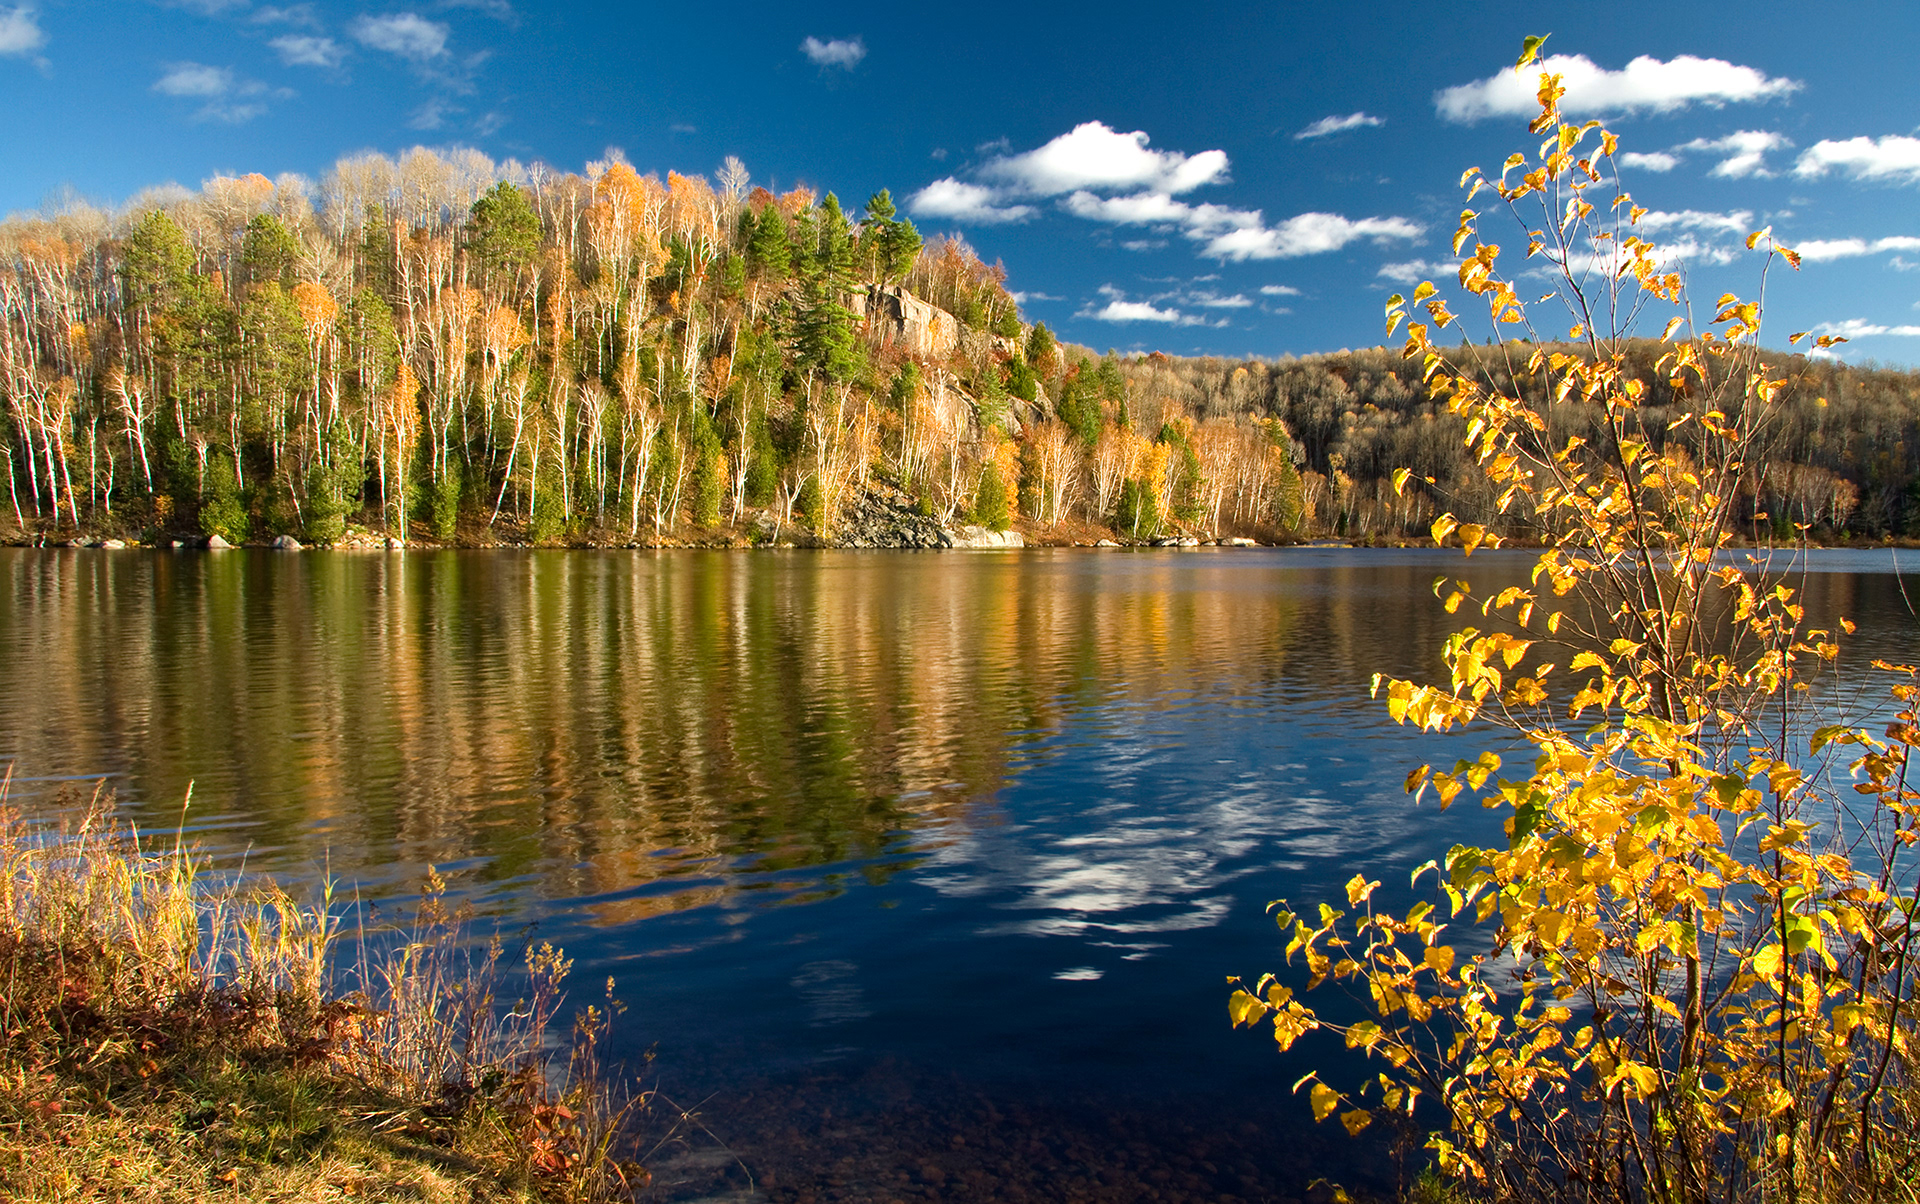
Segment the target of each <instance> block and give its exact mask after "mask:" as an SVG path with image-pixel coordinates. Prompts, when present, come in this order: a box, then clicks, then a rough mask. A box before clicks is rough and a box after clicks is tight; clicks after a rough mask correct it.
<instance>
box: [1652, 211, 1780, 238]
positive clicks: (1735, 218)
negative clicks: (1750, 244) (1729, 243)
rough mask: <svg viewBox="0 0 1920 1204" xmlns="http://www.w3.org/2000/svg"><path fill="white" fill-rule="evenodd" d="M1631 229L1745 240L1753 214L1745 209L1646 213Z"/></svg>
mask: <svg viewBox="0 0 1920 1204" xmlns="http://www.w3.org/2000/svg"><path fill="white" fill-rule="evenodd" d="M1634 226H1635V228H1637V229H1638V230H1639V231H1640V232H1642V233H1645V234H1658V233H1660V232H1661V231H1663V230H1702V231H1705V232H1707V233H1709V234H1731V235H1734V236H1735V237H1738V238H1745V237H1746V236H1747V234H1748V233H1749V232H1750V231H1752V229H1753V213H1752V211H1751V210H1747V209H1735V210H1733V211H1732V212H1730V213H1706V212H1702V211H1701V210H1699V209H1680V210H1677V211H1674V212H1666V211H1663V210H1659V209H1649V210H1648V211H1647V212H1645V213H1643V214H1641V215H1640V220H1639V221H1637V222H1635V223H1634Z"/></svg>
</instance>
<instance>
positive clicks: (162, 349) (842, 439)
mask: <svg viewBox="0 0 1920 1204" xmlns="http://www.w3.org/2000/svg"><path fill="white" fill-rule="evenodd" d="M1005 283H1006V271H1005V269H1004V267H1003V266H1002V265H1000V264H993V265H988V264H986V263H984V262H983V261H982V260H981V258H980V257H979V256H978V255H977V254H976V253H975V252H974V251H973V249H972V248H970V247H969V246H968V245H967V244H966V243H965V242H964V241H963V240H962V239H960V238H958V237H954V236H946V237H937V238H933V239H931V240H928V239H923V237H922V236H921V234H920V232H919V231H917V230H916V229H915V228H914V226H913V224H912V223H911V222H909V221H906V220H904V219H903V218H901V217H900V216H899V215H898V214H897V213H896V211H895V209H894V205H893V202H892V199H891V197H890V196H889V194H888V193H887V192H886V191H884V190H883V191H881V192H878V193H876V194H874V195H873V196H871V197H870V198H868V199H867V201H866V203H865V205H864V206H863V207H862V209H861V210H860V211H859V212H857V213H854V212H850V211H849V210H848V209H847V208H846V207H844V206H843V205H842V203H841V202H840V200H839V198H838V197H837V196H836V195H835V194H833V193H831V192H829V193H826V194H825V195H824V196H820V195H818V194H816V193H815V192H813V191H812V190H810V189H807V188H796V189H794V190H791V191H788V192H786V193H784V194H781V195H775V194H773V193H771V192H769V191H767V190H766V189H764V188H760V187H755V186H753V184H752V181H751V179H750V177H749V175H748V173H747V170H746V168H745V167H744V166H743V165H742V164H741V163H740V162H739V161H738V160H733V159H730V160H728V161H727V163H726V164H725V165H724V166H722V167H721V168H720V169H719V170H718V171H717V172H715V173H714V176H713V178H712V179H707V178H705V177H701V176H691V175H681V174H679V173H678V172H669V173H667V177H666V180H665V181H664V182H662V181H661V180H659V179H658V178H656V177H655V176H653V175H641V174H640V173H639V172H637V171H636V170H635V169H634V168H633V167H632V166H631V165H629V164H627V163H625V162H622V161H619V160H617V159H614V160H608V161H602V162H596V163H593V164H589V165H588V166H587V167H586V168H585V169H584V170H583V171H582V172H579V173H571V172H559V171H556V170H553V169H550V168H546V167H544V166H540V165H535V166H533V167H532V168H523V167H520V166H519V165H517V164H513V163H506V164H496V163H494V162H493V161H492V160H490V159H488V158H486V157H485V156H483V155H480V154H479V153H477V152H472V151H451V152H437V151H433V150H428V149H424V148H415V149H413V150H411V151H407V152H405V153H404V154H401V155H399V156H397V157H391V158H390V157H387V156H383V155H379V154H371V153H369V154H362V155H357V156H353V157H349V158H346V159H342V160H340V161H339V162H338V163H336V164H335V165H334V167H333V168H332V169H330V170H329V171H327V172H326V173H325V174H324V175H322V176H321V178H320V179H319V180H318V181H317V182H309V181H308V180H306V179H304V178H301V177H297V176H282V177H280V178H279V179H277V180H269V179H267V178H266V177H264V176H261V175H257V174H256V175H247V176H243V177H218V178H214V179H211V180H208V181H205V182H204V183H203V184H202V186H201V188H200V189H199V191H197V192H189V191H187V190H185V189H180V188H177V187H170V188H166V189H155V190H150V191H148V192H146V193H143V194H141V195H139V196H136V197H135V198H133V199H132V200H131V201H129V202H127V203H126V204H125V205H123V206H120V207H119V208H117V209H113V210H107V209H103V208H100V207H96V206H91V205H87V204H83V203H69V204H66V205H64V206H61V207H59V208H58V209H55V210H49V211H47V212H42V213H39V214H32V215H16V216H13V217H11V218H9V219H7V220H6V221H5V222H4V223H3V224H0V393H3V394H4V401H5V404H4V416H3V417H0V437H3V438H4V441H5V445H6V452H7V456H6V471H7V486H8V501H7V503H6V508H5V511H4V513H3V514H0V538H7V539H10V540H11V541H13V542H38V543H48V542H71V541H74V540H87V539H93V540H98V539H103V538H119V539H124V540H140V541H149V542H158V541H165V540H173V539H182V540H195V539H200V540H204V539H208V538H210V537H214V536H218V537H219V538H220V539H221V540H223V541H225V542H227V543H233V544H239V543H245V542H256V543H258V542H266V541H269V540H272V539H274V538H275V537H278V536H289V537H292V538H294V539H296V540H301V541H305V542H308V543H317V544H332V543H336V542H340V541H343V540H348V541H351V540H353V539H356V538H369V537H374V536H377V537H379V538H386V539H394V540H398V541H400V542H417V543H461V544H478V545H486V544H549V545H566V544H576V545H579V544H591V545H647V546H667V545H720V546H725V545H745V544H754V543H768V542H775V543H781V542H795V541H797V542H803V543H826V544H832V543H836V542H844V541H845V539H846V533H847V530H848V524H849V521H850V519H849V516H850V515H852V514H854V513H855V512H858V511H860V510H862V509H863V508H870V507H871V506H872V505H874V504H875V499H876V498H883V499H889V500H888V501H887V503H886V504H889V505H893V506H895V507H896V508H900V509H903V510H906V511H911V512H914V513H916V514H917V515H918V516H919V517H920V518H921V519H923V520H924V521H926V522H929V523H938V524H941V525H942V526H953V525H956V524H963V523H973V524H979V525H981V526H984V527H988V528H992V529H995V530H1005V529H1008V528H1009V527H1014V528H1017V529H1019V530H1021V531H1022V532H1023V533H1024V534H1025V536H1026V538H1027V539H1028V540H1029V541H1031V542H1040V543H1048V542H1054V543H1071V542H1083V543H1084V542H1092V541H1094V540H1097V539H1100V538H1110V539H1116V540H1119V541H1123V542H1135V541H1145V540H1151V539H1155V538H1165V537H1169V536H1182V537H1197V538H1203V539H1205V538H1221V537H1227V536H1237V537H1250V538H1257V539H1260V540H1262V541H1264V542H1283V541H1287V540H1293V539H1302V538H1316V537H1337V538H1345V539H1352V540H1365V539H1389V540H1391V539H1399V538H1408V537H1413V536H1416V535H1418V534H1419V533H1421V532H1423V531H1424V530H1425V528H1426V527H1427V525H1428V524H1429V523H1430V522H1431V521H1432V519H1433V517H1434V516H1435V515H1436V514H1438V513H1440V512H1441V511H1452V512H1453V513H1455V514H1457V515H1460V516H1461V517H1462V518H1470V517H1471V518H1477V519H1479V520H1481V521H1487V522H1495V523H1496V525H1498V526H1500V527H1501V528H1502V529H1504V530H1507V531H1508V532H1509V533H1511V534H1518V535H1525V534H1526V533H1527V530H1526V525H1527V523H1528V522H1529V521H1531V516H1529V515H1525V514H1509V515H1504V516H1496V515H1495V514H1494V510H1495V508H1496V507H1495V499H1494V497H1493V496H1492V495H1491V494H1490V493H1489V492H1488V490H1487V487H1486V486H1485V485H1484V483H1483V482H1484V477H1483V476H1482V474H1480V473H1478V472H1477V471H1476V470H1475V466H1474V465H1473V464H1472V463H1471V462H1470V461H1469V460H1468V459H1467V457H1466V455H1465V453H1464V452H1463V450H1462V446H1463V440H1462V434H1463V431H1462V429H1460V425H1459V420H1457V419H1455V418H1453V417H1451V416H1449V415H1448V414H1447V412H1446V407H1445V406H1444V404H1436V403H1435V402H1434V401H1433V400H1432V399H1431V398H1429V397H1428V396H1427V395H1426V392H1425V390H1424V388H1423V387H1422V385H1421V384H1420V375H1419V368H1418V365H1417V364H1414V363H1412V362H1409V361H1406V360H1404V359H1402V358H1401V356H1400V353H1399V352H1398V351H1397V350H1392V349H1388V348H1384V347H1380V348H1373V349H1363V350H1357V351H1342V352H1338V353H1334V354H1327V355H1315V356H1307V357H1300V358H1294V357H1285V358H1279V359H1275V360H1254V361H1244V362H1235V361H1225V360H1216V359H1193V358H1179V357H1172V356H1168V355H1166V354H1164V353H1160V352H1153V353H1151V354H1144V355H1141V354H1131V355H1119V354H1116V353H1113V352H1109V353H1107V354H1106V355H1104V356H1099V355H1096V354H1095V353H1093V352H1092V351H1090V350H1088V349H1085V348H1077V347H1074V346H1071V345H1068V344H1064V343H1062V342H1060V341H1059V340H1058V339H1057V338H1056V337H1055V336H1054V334H1053V333H1052V332H1051V331H1049V330H1048V328H1047V327H1046V326H1045V325H1044V324H1032V325H1030V324H1028V323H1027V322H1025V321H1024V320H1023V319H1022V316H1021V314H1020V311H1019V308H1018V306H1017V305H1016V304H1015V302H1014V299H1013V297H1012V296H1011V295H1010V294H1009V293H1008V291H1007V289H1006V287H1005ZM1657 346H1658V345H1657V344H1655V343H1653V342H1651V341H1649V342H1647V343H1646V344H1644V345H1641V344H1636V345H1634V346H1633V348H1631V349H1630V351H1629V353H1628V354H1629V358H1630V359H1631V360H1632V361H1633V363H1632V367H1633V370H1634V371H1635V373H1636V374H1637V375H1639V376H1640V377H1641V378H1642V379H1643V380H1644V382H1645V384H1646V394H1645V402H1644V404H1643V406H1642V408H1641V410H1640V413H1639V420H1640V422H1641V424H1642V425H1643V427H1644V429H1645V431H1646V432H1647V434H1648V437H1649V438H1650V439H1652V440H1653V441H1654V443H1655V444H1656V445H1659V444H1663V443H1665V442H1667V441H1669V440H1681V441H1684V440H1685V439H1687V438H1688V432H1687V426H1686V424H1685V423H1684V422H1679V423H1678V424H1676V421H1675V420H1676V418H1677V417H1679V416H1682V415H1684V414H1685V413H1686V412H1687V405H1688V400H1689V399H1688V397H1687V395H1686V393H1685V390H1684V389H1681V390H1679V391H1676V389H1675V388H1674V386H1673V385H1672V384H1671V382H1668V381H1665V380H1662V379H1659V374H1658V373H1657V372H1656V370H1655V361H1656V359H1657V351H1656V350H1655V349H1656V347H1657ZM1530 350H1531V349H1530V348H1527V347H1525V346H1524V345H1520V346H1516V345H1514V344H1512V343H1509V344H1507V345H1504V346H1473V345H1463V346H1462V347H1461V348H1460V349H1459V353H1458V355H1459V357H1460V358H1462V359H1464V360H1467V361H1470V362H1471V363H1472V364H1473V365H1474V366H1475V368H1476V370H1477V371H1478V372H1479V373H1480V374H1481V375H1483V376H1484V377H1485V378H1486V379H1487V380H1488V381H1489V382H1491V384H1492V385H1493V387H1496V388H1502V389H1506V388H1512V389H1516V390H1518V391H1519V392H1520V393H1521V394H1522V395H1526V396H1529V399H1530V400H1537V401H1541V402H1543V403H1544V402H1545V401H1547V399H1546V398H1544V397H1543V396H1541V395H1540V391H1541V390H1544V388H1545V386H1544V384H1542V383H1539V382H1535V381H1533V380H1530V379H1529V377H1528V375H1527V372H1526V367H1525V365H1526V361H1527V356H1528V353H1529V352H1530ZM1780 360H1781V363H1782V365H1784V367H1785V370H1786V372H1787V375H1788V377H1789V379H1790V380H1791V382H1792V385H1791V388H1790V389H1789V391H1788V392H1787V394H1786V395H1785V396H1784V397H1783V398H1782V399H1781V401H1780V403H1779V404H1778V406H1777V407H1776V408H1777V410H1778V412H1777V414H1776V415H1775V416H1774V421H1773V423H1772V439H1771V442H1770V444H1769V447H1770V453H1769V456H1768V459H1767V461H1766V462H1764V463H1756V464H1752V465H1749V466H1748V470H1747V474H1746V478H1745V485H1744V486H1743V497H1742V499H1741V506H1740V508H1739V510H1738V514H1739V519H1740V521H1741V522H1742V523H1744V524H1745V525H1746V528H1747V529H1746V530H1744V531H1742V532H1740V533H1741V534H1746V535H1751V536H1752V537H1755V538H1768V537H1780V536H1786V535H1789V534H1791V533H1792V532H1793V531H1794V530H1795V528H1796V526H1801V527H1804V528H1805V529H1807V530H1808V531H1810V532H1812V533H1813V534H1814V536H1815V537H1816V538H1823V539H1841V538H1847V537H1856V536H1864V537H1874V538H1881V537H1889V536H1902V537H1905V536H1914V535H1920V377H1916V376H1915V375H1913V374H1910V373H1906V372H1895V371H1883V370H1877V369H1873V368H1871V367H1869V368H1865V369H1860V368H1851V367H1848V366H1846V365H1844V364H1841V363H1839V362H1838V361H1836V360H1832V359H1808V358H1805V357H1800V356H1794V355H1786V354H1783V355H1782V356H1781V357H1780ZM1546 408H1547V412H1548V413H1549V414H1550V415H1551V420H1552V421H1553V422H1554V423H1555V424H1556V425H1564V426H1565V428H1566V432H1567V433H1568V434H1578V433H1580V432H1581V431H1582V430H1584V429H1585V428H1584V425H1583V424H1585V423H1586V422H1588V421H1589V418H1588V416H1587V415H1586V414H1585V413H1584V412H1583V410H1582V409H1581V407H1580V406H1579V405H1578V403H1577V402H1574V401H1562V402H1557V403H1553V404H1551V405H1548V406H1547V407H1546ZM1670 428H1671V429H1670ZM1683 446H1684V442H1683ZM1400 467H1407V468H1410V469H1412V471H1413V480H1412V482H1411V484H1410V486H1409V487H1407V488H1404V489H1401V490H1395V489H1394V488H1393V486H1392V480H1391V478H1392V474H1393V472H1394V470H1395V469H1397V468H1400ZM9 520H11V525H12V527H13V528H14V530H13V531H12V532H11V533H10V534H8V533H6V532H5V527H6V526H7V525H8V523H9Z"/></svg>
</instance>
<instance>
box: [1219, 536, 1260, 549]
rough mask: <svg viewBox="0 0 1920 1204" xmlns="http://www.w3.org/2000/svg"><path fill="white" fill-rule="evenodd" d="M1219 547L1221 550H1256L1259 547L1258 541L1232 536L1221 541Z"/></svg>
mask: <svg viewBox="0 0 1920 1204" xmlns="http://www.w3.org/2000/svg"><path fill="white" fill-rule="evenodd" d="M1220 546H1221V547H1223V548H1257V547H1259V546H1260V541H1259V540H1257V539H1248V538H1247V537H1246V536H1244V535H1234V536H1231V537H1229V538H1227V539H1223V540H1221V541H1220Z"/></svg>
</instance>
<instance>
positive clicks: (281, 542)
mask: <svg viewBox="0 0 1920 1204" xmlns="http://www.w3.org/2000/svg"><path fill="white" fill-rule="evenodd" d="M272 546H273V547H276V548H279V549H280V550H281V551H283V552H298V551H299V550H300V541H299V540H297V539H295V538H294V537H293V536H291V535H276V536H274V537H273V544H272Z"/></svg>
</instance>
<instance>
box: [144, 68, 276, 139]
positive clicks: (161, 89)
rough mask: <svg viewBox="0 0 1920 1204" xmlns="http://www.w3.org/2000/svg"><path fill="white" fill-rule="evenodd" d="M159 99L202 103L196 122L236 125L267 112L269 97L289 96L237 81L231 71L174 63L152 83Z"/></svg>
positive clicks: (258, 84) (252, 81)
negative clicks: (178, 99)
mask: <svg viewBox="0 0 1920 1204" xmlns="http://www.w3.org/2000/svg"><path fill="white" fill-rule="evenodd" d="M153 90H154V91H155V92H158V93H160V94H161V95H162V96H177V97H180V98H182V99H187V100H201V101H205V102H206V103H205V104H203V105H201V106H200V109H199V111H197V112H196V113H194V115H193V116H194V120H196V121H224V122H227V123H229V124H232V125H238V124H239V123H241V122H243V121H251V120H253V119H254V118H255V117H258V116H260V115H261V114H262V113H264V112H266V111H267V105H266V101H267V98H268V97H269V96H272V97H276V98H279V99H285V98H286V97H289V96H292V95H293V93H292V92H291V91H290V90H288V89H286V88H280V89H270V88H268V87H267V85H265V84H263V83H261V82H260V81H259V80H257V79H240V78H237V77H236V76H235V75H234V74H233V71H232V69H231V68H227V67H209V66H207V65H206V64H204V63H174V64H171V65H170V66H169V67H168V68H167V73H166V74H165V75H162V76H161V77H160V78H159V79H157V80H155V81H154V83H153Z"/></svg>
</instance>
